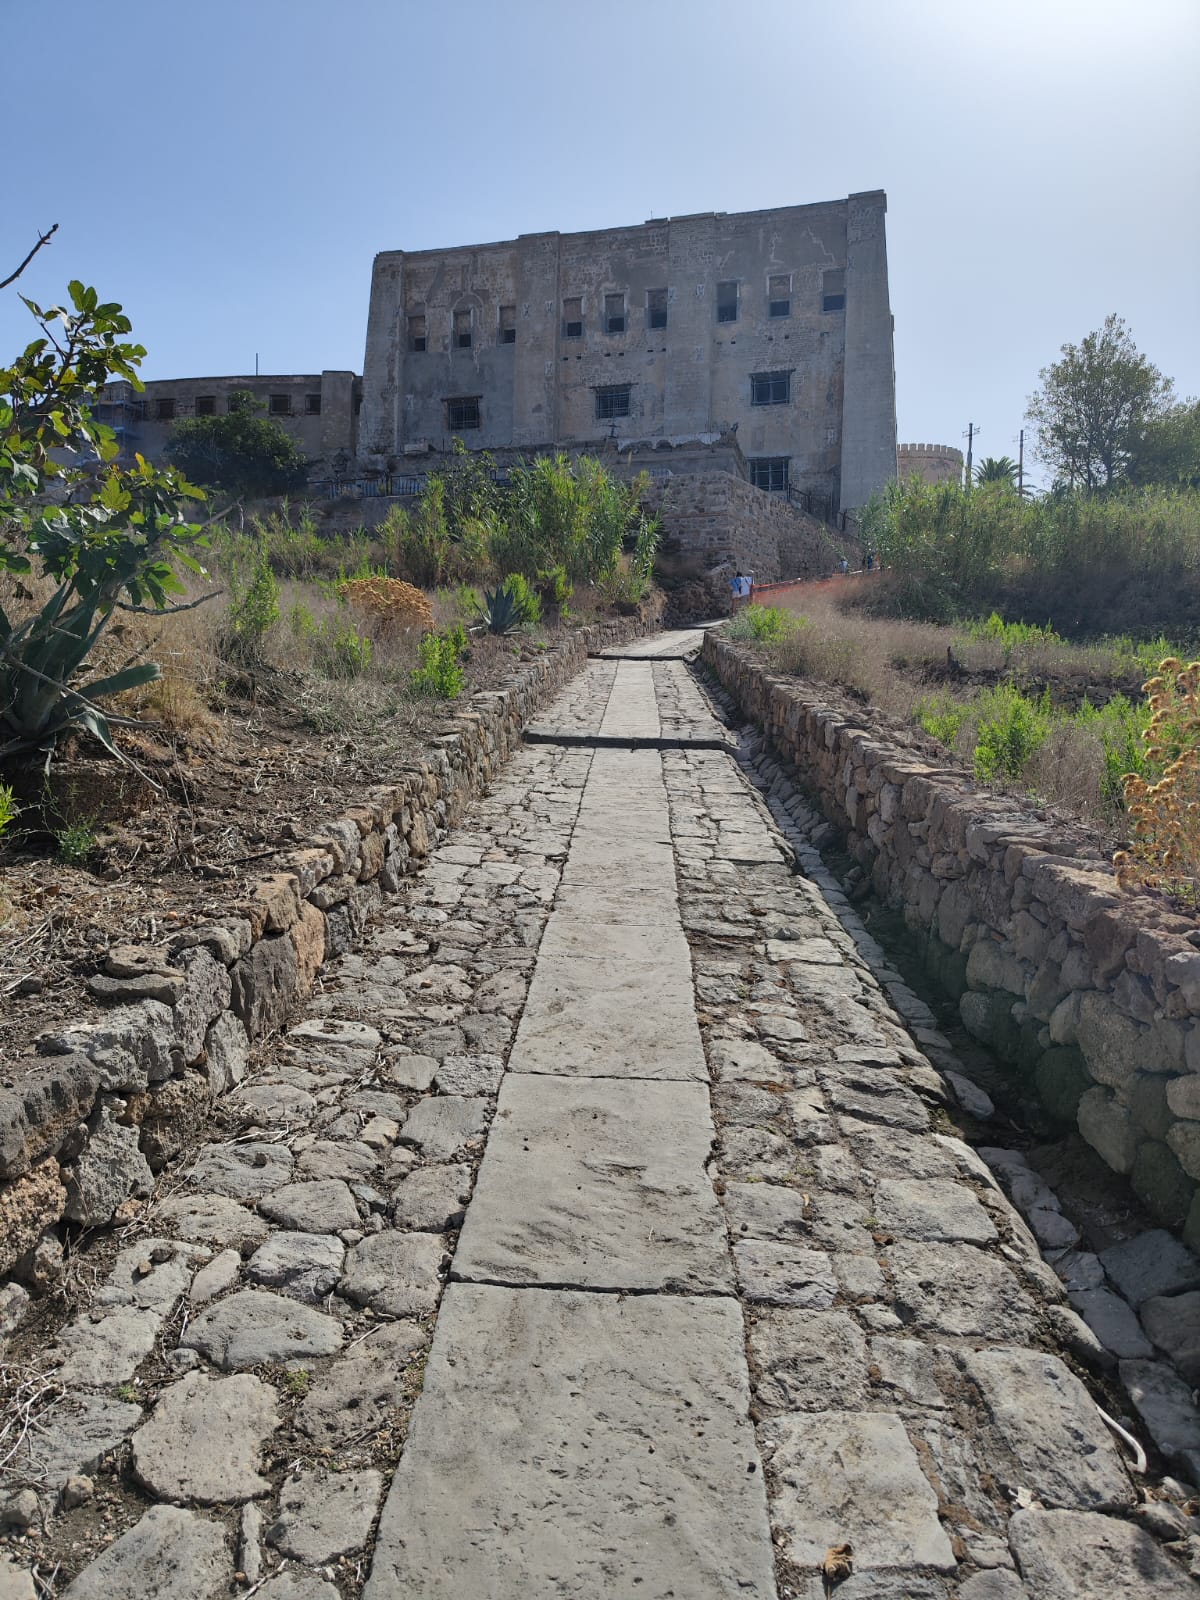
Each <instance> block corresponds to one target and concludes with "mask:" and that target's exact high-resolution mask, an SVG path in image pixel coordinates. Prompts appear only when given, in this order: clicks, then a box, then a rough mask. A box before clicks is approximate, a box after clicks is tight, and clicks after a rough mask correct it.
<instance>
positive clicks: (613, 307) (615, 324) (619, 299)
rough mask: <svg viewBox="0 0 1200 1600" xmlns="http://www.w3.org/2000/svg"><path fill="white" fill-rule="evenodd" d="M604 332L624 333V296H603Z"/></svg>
mask: <svg viewBox="0 0 1200 1600" xmlns="http://www.w3.org/2000/svg"><path fill="white" fill-rule="evenodd" d="M604 331H605V333H624V332H625V296H624V295H623V294H606V295H605V296H604Z"/></svg>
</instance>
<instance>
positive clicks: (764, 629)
mask: <svg viewBox="0 0 1200 1600" xmlns="http://www.w3.org/2000/svg"><path fill="white" fill-rule="evenodd" d="M804 626H805V623H804V618H803V617H798V616H796V614H795V613H794V612H792V611H785V610H784V609H783V607H782V606H760V605H748V606H745V607H743V609H742V610H741V611H739V612H738V614H737V616H736V617H734V618H733V620H732V622H730V623H729V624H728V625H727V628H726V632H727V634H728V636H729V637H730V638H731V639H753V640H754V641H755V642H756V643H757V644H782V643H783V641H784V640H785V639H786V638H788V636H789V635H790V634H793V633H796V632H797V631H798V630H799V629H801V628H802V627H804Z"/></svg>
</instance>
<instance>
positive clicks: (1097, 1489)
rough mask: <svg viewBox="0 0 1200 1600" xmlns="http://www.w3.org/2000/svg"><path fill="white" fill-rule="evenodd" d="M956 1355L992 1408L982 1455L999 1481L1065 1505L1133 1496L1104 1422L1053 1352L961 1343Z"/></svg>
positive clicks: (1115, 1504) (1114, 1503) (1128, 1500)
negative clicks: (973, 1346) (965, 1346)
mask: <svg viewBox="0 0 1200 1600" xmlns="http://www.w3.org/2000/svg"><path fill="white" fill-rule="evenodd" d="M961 1360H962V1365H963V1369H964V1371H965V1372H966V1373H967V1375H968V1377H970V1378H972V1379H973V1380H974V1382H975V1383H976V1384H977V1385H978V1387H979V1390H980V1392H981V1393H982V1395H983V1398H984V1401H985V1402H986V1404H987V1407H988V1410H989V1411H990V1413H991V1427H990V1431H991V1433H992V1434H993V1438H992V1441H991V1445H992V1447H991V1448H990V1449H989V1450H988V1461H989V1464H990V1467H991V1470H992V1472H993V1473H994V1474H995V1476H996V1478H997V1481H998V1482H999V1483H1000V1486H1001V1487H1002V1488H1005V1489H1008V1490H1010V1491H1012V1492H1014V1493H1015V1491H1016V1490H1017V1489H1019V1488H1021V1487H1025V1488H1029V1489H1032V1490H1033V1492H1034V1494H1036V1495H1037V1497H1038V1499H1039V1500H1040V1501H1041V1502H1042V1504H1043V1505H1045V1506H1047V1507H1053V1508H1055V1509H1059V1508H1061V1509H1064V1510H1070V1511H1112V1510H1119V1509H1124V1508H1126V1507H1128V1506H1131V1505H1132V1504H1133V1501H1134V1493H1133V1486H1132V1484H1131V1483H1130V1481H1129V1475H1128V1473H1126V1471H1125V1469H1124V1467H1123V1466H1122V1465H1121V1458H1120V1457H1119V1456H1118V1454H1117V1451H1116V1446H1115V1445H1114V1444H1113V1442H1112V1438H1111V1437H1110V1435H1109V1432H1108V1429H1107V1428H1106V1427H1105V1425H1104V1423H1103V1422H1102V1421H1101V1420H1100V1414H1099V1412H1098V1411H1097V1410H1096V1407H1095V1404H1094V1403H1093V1401H1092V1398H1091V1396H1090V1395H1089V1394H1088V1392H1087V1390H1086V1389H1085V1388H1084V1387H1083V1385H1082V1383H1080V1381H1079V1379H1078V1378H1077V1377H1075V1376H1074V1374H1073V1373H1071V1372H1069V1371H1068V1369H1067V1368H1066V1367H1065V1366H1064V1365H1063V1363H1062V1362H1061V1361H1060V1360H1059V1359H1058V1357H1057V1356H1051V1355H1046V1354H1045V1353H1044V1352H1043V1351H1041V1350H1013V1349H1000V1350H976V1351H964V1352H963V1354H962V1357H961ZM1006 1458H1007V1459H1006ZM1010 1463H1011V1466H1010ZM1010 1472H1011V1476H1010Z"/></svg>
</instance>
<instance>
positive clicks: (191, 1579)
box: [65, 1506, 233, 1600]
mask: <svg viewBox="0 0 1200 1600" xmlns="http://www.w3.org/2000/svg"><path fill="white" fill-rule="evenodd" d="M232 1578H233V1559H232V1555H231V1553H230V1550H229V1546H228V1544H227V1542H226V1538H225V1530H224V1528H222V1527H221V1525H220V1523H219V1522H210V1521H209V1520H208V1518H207V1517H201V1516H197V1514H196V1513H195V1512H194V1511H181V1510H180V1509H179V1507H178V1506H151V1508H150V1510H149V1511H147V1512H146V1515H145V1516H144V1517H143V1518H142V1519H141V1521H140V1522H137V1523H135V1524H134V1525H133V1527H132V1528H130V1529H129V1531H128V1533H123V1534H122V1535H121V1537H120V1538H119V1539H118V1540H117V1541H116V1542H115V1543H114V1544H110V1545H109V1547H108V1549H107V1550H106V1551H105V1552H104V1553H103V1555H100V1556H97V1557H96V1559H95V1561H93V1562H92V1563H91V1565H90V1566H86V1567H84V1569H83V1571H82V1572H81V1573H80V1574H79V1576H78V1577H77V1578H76V1579H75V1582H74V1583H73V1584H72V1585H71V1587H70V1588H69V1589H68V1590H67V1591H66V1596H65V1600H116V1596H118V1595H127V1596H129V1600H133V1597H134V1596H136V1597H137V1600H217V1597H218V1596H220V1597H222V1600H224V1597H225V1596H226V1595H228V1593H229V1587H230V1582H231V1580H232Z"/></svg>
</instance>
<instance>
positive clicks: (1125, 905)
mask: <svg viewBox="0 0 1200 1600" xmlns="http://www.w3.org/2000/svg"><path fill="white" fill-rule="evenodd" d="M703 660H704V661H705V662H706V664H707V665H708V666H709V667H710V668H711V669H712V670H713V671H714V672H715V673H716V675H717V677H718V678H719V680H720V682H721V683H722V684H723V686H724V687H725V689H726V690H727V691H728V692H729V693H730V694H731V695H733V697H734V698H735V699H736V700H737V702H738V704H739V705H740V707H741V709H742V711H743V712H744V713H745V714H746V715H747V716H749V717H750V718H752V719H753V720H754V721H755V722H757V723H758V724H759V725H760V726H761V727H762V728H763V729H764V731H765V733H766V735H767V737H768V739H769V741H770V742H771V744H772V746H773V747H774V749H775V751H776V752H777V753H778V754H779V755H780V756H781V757H782V758H783V759H784V760H785V761H787V762H788V763H790V764H791V766H793V767H794V768H795V770H796V773H797V777H798V780H799V782H800V783H801V784H802V785H803V786H804V787H805V788H806V789H807V790H808V791H809V792H810V793H812V794H813V795H815V797H816V798H817V799H818V800H819V802H820V805H821V808H822V810H823V813H824V815H825V817H826V818H827V819H828V823H829V825H830V827H831V829H836V831H837V833H838V834H839V835H841V836H842V837H843V838H844V840H845V845H846V848H847V849H848V850H849V852H850V853H851V854H852V855H853V856H854V857H855V859H856V860H857V861H858V862H859V863H860V864H861V865H862V866H863V867H864V868H865V869H867V870H868V871H869V873H870V875H871V879H872V882H873V884H874V887H875V889H876V891H877V892H878V893H879V895H880V896H881V898H883V899H884V900H885V901H887V902H888V903H889V904H891V905H893V906H896V907H899V908H902V910H903V914H904V917H905V920H906V922H907V924H908V925H909V927H910V928H911V929H912V930H913V931H914V933H915V934H916V935H917V937H918V939H919V941H920V942H921V944H922V947H923V949H924V952H925V958H926V963H927V965H928V967H929V969H930V971H931V973H932V974H933V976H934V977H935V978H936V979H937V980H938V981H939V982H940V983H941V985H942V986H943V987H944V988H946V989H948V990H950V991H951V992H952V993H954V994H956V995H958V996H959V1011H960V1015H961V1017H962V1021H963V1023H964V1025H965V1027H966V1028H967V1029H968V1031H969V1032H971V1033H972V1034H973V1035H974V1036H975V1037H976V1038H978V1039H980V1040H982V1041H983V1042H985V1043H986V1044H988V1045H989V1046H990V1047H991V1048H993V1049H994V1050H995V1051H996V1052H997V1053H998V1054H999V1055H1000V1056H1002V1057H1003V1058H1004V1059H1006V1060H1007V1061H1009V1062H1011V1063H1012V1064H1014V1065H1015V1066H1016V1067H1017V1068H1018V1069H1019V1070H1020V1071H1021V1072H1022V1073H1023V1074H1024V1075H1025V1076H1026V1077H1027V1078H1028V1080H1029V1081H1030V1082H1031V1083H1032V1084H1033V1085H1034V1086H1035V1087H1036V1090H1037V1092H1038V1094H1039V1096H1040V1099H1041V1101H1042V1103H1043V1105H1044V1106H1045V1107H1046V1109H1047V1110H1048V1111H1049V1112H1050V1113H1051V1114H1052V1115H1053V1116H1054V1117H1055V1118H1056V1119H1057V1120H1059V1121H1060V1122H1061V1123H1063V1124H1070V1125H1074V1126H1077V1127H1078V1129H1079V1131H1080V1133H1081V1134H1082V1135H1083V1137H1084V1138H1085V1139H1086V1140H1087V1142H1088V1143H1089V1144H1090V1145H1091V1146H1092V1147H1093V1149H1095V1150H1096V1151H1097V1152H1098V1153H1099V1155H1100V1156H1101V1157H1102V1158H1103V1160H1104V1161H1105V1162H1106V1163H1107V1164H1108V1166H1109V1167H1111V1168H1112V1170H1113V1171H1115V1172H1119V1173H1121V1174H1124V1175H1127V1176H1128V1177H1129V1179H1130V1180H1131V1182H1132V1184H1133V1187H1134V1189H1135V1191H1136V1192H1137V1193H1138V1195H1139V1196H1140V1197H1141V1199H1142V1200H1143V1201H1144V1202H1145V1203H1146V1205H1147V1206H1148V1207H1149V1208H1150V1209H1151V1210H1152V1211H1153V1212H1154V1213H1155V1215H1156V1216H1158V1217H1159V1218H1160V1219H1161V1220H1162V1221H1163V1222H1164V1223H1166V1224H1167V1225H1168V1226H1170V1227H1173V1228H1175V1229H1177V1230H1180V1231H1182V1233H1183V1236H1184V1238H1185V1239H1186V1240H1187V1242H1188V1243H1189V1244H1191V1245H1192V1246H1193V1247H1197V1246H1200V1198H1198V1194H1197V1185H1198V1183H1200V948H1197V946H1198V945H1200V932H1198V930H1197V925H1196V922H1195V921H1194V920H1192V919H1188V918H1185V917H1182V916H1179V915H1176V914H1174V913H1173V912H1171V911H1170V910H1169V909H1168V908H1167V907H1166V906H1165V905H1164V904H1163V903H1162V902H1160V901H1157V900H1155V899H1154V898H1153V897H1152V896H1149V895H1145V894H1135V895H1127V894H1122V893H1121V892H1120V891H1119V890H1118V888H1117V885H1116V880H1115V876H1114V873H1113V870H1112V868H1111V866H1110V865H1109V864H1108V863H1107V862H1106V861H1104V860H1103V859H1100V852H1099V850H1098V849H1097V847H1096V844H1095V841H1094V840H1093V839H1091V838H1090V837H1089V836H1088V835H1087V834H1086V833H1085V832H1084V831H1083V830H1082V829H1079V830H1071V829H1070V828H1067V827H1065V826H1063V825H1061V824H1060V823H1057V822H1050V821H1046V820H1043V819H1042V818H1041V817H1040V816H1039V815H1037V814H1035V813H1034V811H1033V810H1032V808H1030V807H1028V806H1022V804H1021V803H1020V802H1019V801H1017V800H1014V799H1013V797H1011V796H1003V795H995V794H991V793H988V792H986V791H981V790H980V789H978V788H977V787H976V786H975V785H974V784H972V783H971V782H970V780H969V779H967V778H966V777H965V775H964V774H963V773H962V772H960V771H957V770H952V769H942V768H938V767H935V766H931V765H930V763H929V762H928V761H927V760H922V759H921V758H920V757H919V756H918V755H917V754H916V753H914V751H913V750H911V749H909V748H907V747H905V746H904V745H903V744H901V743H900V742H898V741H897V740H896V739H895V737H894V736H892V737H890V736H889V735H888V733H887V732H881V731H879V730H877V729H873V728H872V727H871V726H870V725H869V724H867V722H866V721H865V719H862V718H859V717H855V716H852V715H850V714H848V713H846V712H844V711H841V710H836V709H832V708H831V707H829V706H828V705H825V704H822V703H821V700H820V699H819V697H818V695H817V693H816V691H815V689H814V686H812V685H810V684H804V683H798V682H796V680H794V679H783V678H779V677H775V676H773V675H772V674H770V673H769V672H768V671H766V670H765V669H764V668H763V666H762V665H761V663H759V662H757V661H755V660H754V659H753V658H752V657H751V655H750V653H749V652H748V651H746V650H744V649H739V648H738V647H737V646H735V645H733V644H730V643H728V642H727V641H725V640H723V639H721V638H720V637H718V636H717V635H716V634H713V633H709V634H707V635H706V636H705V641H704V650H703ZM830 836H831V837H832V834H831V835H830Z"/></svg>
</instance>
